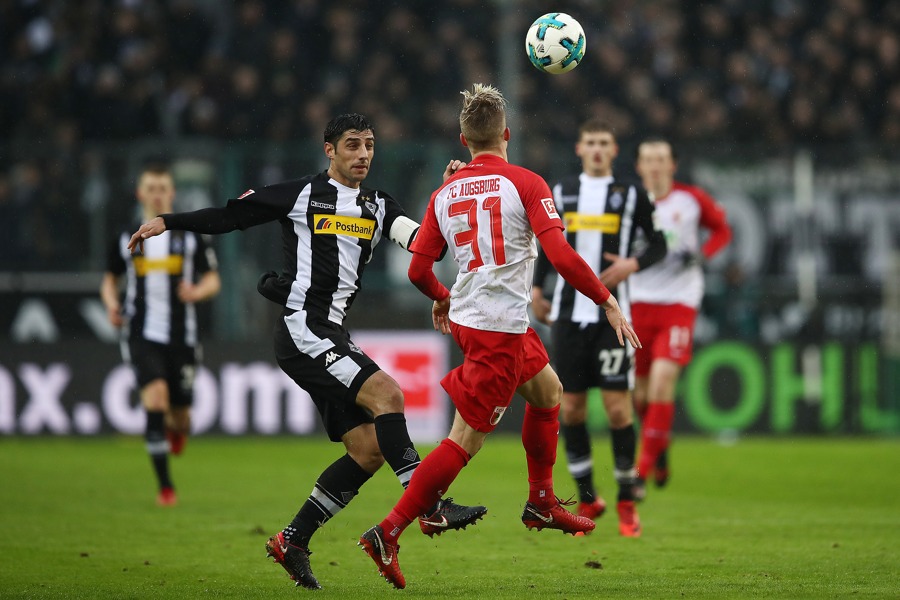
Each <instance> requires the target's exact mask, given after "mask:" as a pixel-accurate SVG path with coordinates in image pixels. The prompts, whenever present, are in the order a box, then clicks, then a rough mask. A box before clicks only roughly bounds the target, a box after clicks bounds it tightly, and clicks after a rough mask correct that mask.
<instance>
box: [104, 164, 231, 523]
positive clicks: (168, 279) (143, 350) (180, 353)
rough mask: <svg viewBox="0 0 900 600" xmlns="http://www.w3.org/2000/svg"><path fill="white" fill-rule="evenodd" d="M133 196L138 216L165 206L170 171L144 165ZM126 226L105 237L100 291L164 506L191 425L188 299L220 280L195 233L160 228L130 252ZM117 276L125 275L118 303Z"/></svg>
mask: <svg viewBox="0 0 900 600" xmlns="http://www.w3.org/2000/svg"><path fill="white" fill-rule="evenodd" d="M135 195H136V197H137V200H138V203H139V204H140V205H141V216H142V222H143V223H146V222H148V221H150V220H151V219H153V218H155V217H157V216H159V215H161V214H163V213H168V212H172V205H173V203H174V201H175V184H174V181H173V179H172V174H171V173H170V172H169V171H168V170H167V169H166V168H165V167H162V166H151V167H146V168H144V169H143V171H141V174H140V176H139V177H138V184H137V190H136V191H135ZM132 231H133V228H129V229H127V230H126V229H123V230H122V231H121V232H120V233H119V235H118V236H117V237H116V238H115V240H114V241H113V243H112V246H111V248H110V253H109V258H108V261H107V269H106V273H104V275H103V282H102V283H101V285H100V297H101V299H102V300H103V304H104V305H106V311H107V314H108V316H109V321H110V323H112V325H113V326H114V327H122V328H123V329H122V330H123V343H122V351H123V352H122V353H123V357H124V358H125V360H126V361H127V362H130V363H131V364H132V365H133V367H134V371H135V376H136V378H137V383H138V387H139V388H140V396H141V404H143V406H144V410H146V411H147V429H146V433H145V437H146V440H147V452H148V453H149V454H150V458H151V461H152V463H153V468H154V471H155V472H156V478H157V481H158V483H159V495H158V496H157V503H158V504H160V505H172V504H175V503H176V496H175V488H174V486H173V484H172V480H171V478H170V476H169V452H170V451H171V452H172V453H173V454H176V455H178V454H181V451H182V449H183V448H184V443H185V440H186V437H187V434H188V433H189V432H190V426H191V412H190V411H191V403H192V401H193V393H194V392H193V387H194V371H195V366H196V362H197V357H196V354H197V313H196V310H195V308H194V303H196V302H203V301H204V300H209V299H210V298H212V297H213V296H215V295H216V294H218V293H219V289H220V288H221V281H220V279H219V274H218V271H217V270H216V257H215V254H214V253H213V251H212V248H208V247H207V246H206V244H205V243H204V241H203V238H202V237H200V236H199V235H195V234H193V233H190V232H181V231H179V232H167V233H166V234H165V235H162V236H160V237H158V238H155V239H153V240H152V241H150V242H149V243H148V244H147V245H146V246H145V247H144V249H143V252H142V253H140V254H139V255H132V254H131V252H130V251H129V250H128V248H127V245H128V240H129V239H130V238H131V232H132ZM122 276H127V277H126V278H127V282H126V285H125V306H124V308H123V306H122V303H121V302H120V296H119V280H120V279H121V277H122ZM166 438H168V441H167V439H166Z"/></svg>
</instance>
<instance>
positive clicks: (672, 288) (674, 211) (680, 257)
mask: <svg viewBox="0 0 900 600" xmlns="http://www.w3.org/2000/svg"><path fill="white" fill-rule="evenodd" d="M635 166H636V169H637V172H638V174H639V175H640V176H641V179H642V180H643V184H644V187H645V188H647V190H648V191H649V192H650V194H651V197H653V199H654V204H655V205H656V224H657V227H659V228H660V229H662V230H663V231H664V232H665V235H666V242H667V245H668V248H669V252H668V254H667V255H666V257H665V259H663V260H662V261H660V262H658V263H656V264H655V265H653V266H651V267H649V268H647V269H644V270H642V271H639V272H637V273H634V274H633V275H632V276H631V277H630V278H629V280H628V281H629V285H630V289H629V291H630V293H631V302H632V304H631V316H632V319H633V322H634V328H635V330H636V331H637V332H639V333H640V335H641V338H642V339H643V341H644V344H645V345H644V347H643V348H642V349H640V350H637V351H636V353H635V377H636V379H635V387H634V404H635V408H636V410H637V413H638V415H639V416H640V417H641V420H642V423H643V426H642V428H641V450H640V455H639V457H638V483H637V485H636V486H635V496H636V497H637V498H638V499H643V497H644V496H645V495H646V485H645V481H646V479H647V478H648V477H649V476H650V474H651V473H653V474H654V480H655V482H656V484H657V486H659V487H662V486H663V485H665V484H666V483H667V481H668V478H669V466H668V452H667V449H668V447H669V440H670V437H671V431H672V421H673V419H674V415H675V405H674V400H675V384H676V383H678V377H679V375H680V374H681V370H682V368H684V367H685V366H686V365H687V364H688V363H689V362H690V360H691V350H692V345H693V338H694V320H695V319H696V316H697V309H698V308H699V307H700V302H701V300H702V299H703V267H702V263H703V261H704V260H706V259H709V258H712V257H713V256H714V255H715V254H716V253H717V252H719V251H720V250H721V249H722V248H723V247H725V245H727V244H728V242H729V241H730V240H731V228H730V227H729V226H728V222H727V221H726V220H725V211H724V210H723V209H722V207H721V206H719V205H718V204H717V203H716V201H715V200H713V198H712V197H711V196H710V195H709V194H707V193H706V192H705V191H703V190H702V189H700V188H698V187H694V186H690V185H685V184H683V183H679V182H676V181H675V179H674V178H675V171H676V170H677V162H676V156H675V150H674V149H673V148H672V145H671V144H670V143H669V142H668V141H666V140H663V139H648V140H645V141H644V142H642V143H641V144H640V145H639V146H638V152H637V163H636V165H635ZM701 229H707V230H708V231H709V237H708V238H707V240H706V242H702V243H701Z"/></svg>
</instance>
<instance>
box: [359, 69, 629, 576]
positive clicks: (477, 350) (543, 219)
mask: <svg viewBox="0 0 900 600" xmlns="http://www.w3.org/2000/svg"><path fill="white" fill-rule="evenodd" d="M463 97H464V101H463V108H462V111H461V112H460V115H459V123H460V130H461V133H460V141H461V142H462V144H463V145H464V146H467V147H468V149H469V152H470V153H471V155H472V160H471V162H469V164H468V165H466V166H465V167H463V168H461V169H460V170H459V171H457V172H456V174H455V175H454V176H453V177H451V178H450V179H448V180H447V181H446V182H445V183H444V185H443V186H441V187H440V188H438V189H437V190H436V191H435V192H434V194H433V195H432V196H431V202H430V203H429V205H428V208H427V209H426V213H425V218H424V220H423V222H422V230H421V232H420V233H419V236H418V237H417V238H416V241H415V244H414V245H413V252H414V254H413V259H412V262H411V263H410V267H409V278H410V280H411V281H412V282H413V283H414V284H415V285H416V287H418V288H419V289H420V290H421V291H422V292H423V293H424V294H425V295H426V296H428V297H429V298H431V299H432V300H434V306H433V308H432V317H433V321H434V327H435V329H437V330H439V331H441V332H442V333H444V334H447V333H452V334H453V339H454V340H455V341H456V343H457V344H458V345H459V347H460V348H461V349H462V351H463V355H464V358H463V364H462V365H461V366H459V367H457V368H456V369H454V370H453V371H451V372H450V373H449V374H448V375H447V376H446V377H445V378H444V379H443V381H442V382H441V384H442V385H443V386H444V389H446V390H447V393H448V394H449V395H450V398H451V399H452V400H453V403H454V405H455V406H456V418H455V419H454V421H453V425H452V427H451V429H450V433H449V435H448V436H447V438H445V439H444V440H443V441H442V442H441V444H440V445H439V446H438V447H437V448H436V449H435V450H434V451H433V452H431V453H430V454H429V455H428V456H427V457H425V460H423V461H422V464H421V466H420V467H419V469H417V470H416V474H415V475H414V476H413V479H412V481H411V482H410V485H409V487H408V488H407V490H406V491H405V492H404V493H403V497H402V498H401V499H400V501H399V502H398V503H397V504H396V506H394V509H393V510H392V511H391V513H390V514H389V515H388V516H387V517H385V519H384V520H383V521H381V523H380V524H379V525H375V526H374V527H372V528H371V529H369V530H368V531H366V532H365V533H363V535H362V536H361V537H360V541H359V544H360V546H362V547H363V549H364V550H365V551H366V553H367V554H368V555H369V556H370V557H371V558H372V560H373V561H375V564H376V565H377V566H378V570H379V572H380V573H381V574H382V575H383V576H384V577H385V579H387V580H388V581H389V582H390V583H392V584H393V585H394V587H397V588H403V587H405V586H406V580H405V578H404V576H403V573H402V572H401V570H400V565H399V563H398V556H397V554H398V551H399V549H400V546H399V543H398V538H399V537H400V535H401V533H402V532H403V530H404V529H405V528H406V527H407V526H408V525H409V524H410V523H411V522H412V521H413V520H414V519H415V517H416V515H417V514H419V513H420V512H421V511H422V510H423V509H424V508H426V507H428V506H430V505H431V504H432V503H433V502H434V501H435V500H437V499H438V498H439V497H440V495H441V494H442V493H443V491H446V490H447V489H449V487H450V485H451V484H452V483H453V481H454V480H455V479H456V477H457V475H459V473H460V471H461V470H462V468H463V467H464V466H465V465H466V464H468V462H469V460H470V459H471V458H472V457H473V456H475V454H476V453H477V452H478V451H479V450H480V449H481V446H482V444H484V441H485V438H486V437H487V435H488V434H489V433H490V432H491V431H493V429H494V428H495V427H496V426H497V424H498V423H499V422H500V419H501V417H502V416H503V413H504V412H505V411H506V408H507V407H508V406H509V403H510V401H511V400H512V397H513V394H514V393H515V392H516V391H518V392H519V393H520V394H521V395H522V396H523V397H524V398H525V400H526V402H527V404H526V408H525V419H524V421H523V423H522V445H523V446H524V447H525V455H526V458H527V465H528V487H529V493H528V501H527V502H526V503H525V509H524V511H523V513H522V522H523V523H524V524H525V526H526V527H528V528H529V529H531V528H533V527H536V528H537V529H545V528H550V529H560V530H562V531H564V532H567V533H577V532H585V531H590V530H592V529H593V528H594V523H593V522H592V521H591V520H590V519H587V518H584V517H579V516H576V515H573V514H571V513H570V512H568V511H567V510H565V509H564V508H562V506H561V503H560V501H559V499H558V498H557V497H556V496H555V494H554V493H553V465H554V463H555V462H556V447H557V443H558V435H559V421H558V417H559V398H560V392H561V389H560V383H559V379H558V378H557V376H556V373H554V372H553V369H552V368H551V367H550V365H549V364H548V363H549V359H548V358H547V352H546V351H545V350H544V346H543V344H542V343H541V340H540V338H539V337H538V336H537V334H536V333H535V332H534V330H533V329H531V328H530V327H529V326H528V303H529V301H530V299H531V298H530V292H529V288H530V287H531V279H532V272H533V269H534V260H535V258H536V257H537V246H536V244H535V238H537V239H539V240H540V242H541V245H542V246H543V248H544V250H545V251H546V253H547V256H548V257H549V258H550V260H551V261H552V262H553V264H554V266H555V267H556V268H557V270H558V271H559V272H560V273H561V274H562V277H563V278H565V279H566V280H567V281H570V282H572V283H573V284H574V285H575V286H576V288H577V289H578V290H580V291H582V292H583V293H585V294H586V295H587V297H589V298H590V299H591V302H593V303H594V304H595V305H599V306H600V307H602V309H603V312H604V314H605V317H606V319H607V320H608V322H609V323H610V326H611V327H610V329H611V331H613V335H614V336H616V337H617V342H618V344H619V345H624V340H625V339H627V340H628V341H629V342H631V344H633V345H635V346H637V345H638V340H637V337H636V336H635V335H634V332H633V330H632V329H631V326H630V325H629V324H628V321H627V320H626V319H625V316H624V315H623V314H622V311H621V310H620V309H619V305H618V303H617V302H616V299H615V298H614V297H613V296H611V295H610V293H609V290H607V289H606V288H605V287H604V286H603V285H602V284H601V283H600V281H599V280H598V279H597V277H596V275H595V274H594V273H593V272H592V271H591V269H590V267H589V266H588V265H587V264H585V262H584V260H582V259H581V258H580V257H579V256H578V254H577V253H575V252H574V251H573V250H572V248H571V247H570V246H569V245H568V244H567V243H566V240H565V237H564V236H563V234H562V229H563V225H562V221H561V220H560V218H559V214H558V213H557V212H556V208H555V206H554V204H553V198H552V196H551V194H550V189H549V188H548V187H547V184H546V183H545V182H544V180H543V179H541V178H540V177H539V176H538V175H536V174H535V173H532V172H531V171H529V170H527V169H524V168H522V167H518V166H515V165H511V164H509V163H508V162H507V153H506V148H507V144H508V141H509V136H510V133H509V129H508V128H507V127H506V100H505V99H504V98H503V95H502V94H501V93H500V91H499V90H497V89H496V88H494V87H491V86H487V85H482V84H475V85H474V86H473V89H472V91H465V92H463ZM448 247H449V249H450V253H451V255H452V256H453V258H454V260H455V261H456V263H457V265H458V266H459V274H458V276H457V278H456V282H455V283H454V284H453V290H452V291H449V290H447V288H446V287H444V285H443V284H441V283H440V282H439V281H438V280H437V278H436V277H435V276H434V272H433V270H432V269H433V267H434V262H435V260H436V259H437V258H438V257H440V256H441V255H442V254H443V252H444V251H445V250H447V248H448Z"/></svg>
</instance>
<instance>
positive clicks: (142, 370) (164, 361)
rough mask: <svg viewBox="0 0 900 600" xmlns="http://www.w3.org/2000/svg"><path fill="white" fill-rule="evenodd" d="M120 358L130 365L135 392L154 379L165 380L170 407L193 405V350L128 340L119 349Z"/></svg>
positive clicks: (137, 339)
mask: <svg viewBox="0 0 900 600" xmlns="http://www.w3.org/2000/svg"><path fill="white" fill-rule="evenodd" d="M122 354H123V358H124V359H125V362H128V363H131V366H132V367H133V368H134V374H135V377H136V378H137V383H138V387H139V388H143V387H144V386H145V385H147V384H148V383H150V382H151V381H153V380H155V379H165V381H166V384H167V385H168V387H169V403H170V405H171V406H179V407H186V406H191V404H193V402H194V374H195V373H196V370H197V349H196V348H193V347H191V346H184V345H171V344H160V343H158V342H151V341H150V340H146V339H144V338H142V337H132V338H131V339H129V340H128V341H127V345H125V346H123V348H122Z"/></svg>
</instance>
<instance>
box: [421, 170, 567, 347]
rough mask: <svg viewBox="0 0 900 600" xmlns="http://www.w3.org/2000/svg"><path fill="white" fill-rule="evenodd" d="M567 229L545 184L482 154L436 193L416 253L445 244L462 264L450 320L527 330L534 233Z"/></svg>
mask: <svg viewBox="0 0 900 600" xmlns="http://www.w3.org/2000/svg"><path fill="white" fill-rule="evenodd" d="M553 227H557V228H559V229H562V228H563V225H562V221H561V219H560V218H559V215H558V214H557V212H556V207H555V205H554V203H553V196H552V194H551V192H550V188H549V187H548V186H547V183H546V182H545V181H544V180H543V179H541V178H540V177H539V176H538V175H536V174H535V173H533V172H531V171H529V170H527V169H524V168H522V167H518V166H515V165H511V164H509V163H507V162H506V161H505V160H503V159H502V158H501V157H499V156H495V155H483V156H478V157H476V158H474V159H473V160H472V162H471V163H469V164H468V165H466V166H465V167H464V168H462V169H460V171H459V172H457V173H456V174H455V175H454V176H453V177H451V178H450V179H448V180H447V181H446V182H445V183H444V185H443V186H441V187H440V188H439V189H438V190H437V191H436V192H435V193H434V194H433V195H432V197H431V202H430V203H429V206H428V211H427V212H426V214H425V219H424V220H423V223H422V227H421V229H420V230H419V233H418V235H417V237H416V241H415V242H414V244H413V250H414V251H416V252H421V253H423V254H428V255H430V256H438V255H439V254H440V251H441V250H442V249H443V245H444V243H446V244H447V246H448V247H449V251H450V254H451V255H452V256H453V260H455V261H456V264H457V265H458V266H459V274H458V275H457V277H456V283H454V284H453V288H452V289H451V290H450V320H452V321H453V322H454V323H457V324H459V325H464V326H466V327H472V328H474V329H482V330H486V331H501V332H507V333H525V331H526V330H527V329H528V304H529V302H531V283H532V276H533V271H534V260H535V258H536V257H537V245H536V243H535V235H536V234H540V233H543V232H544V231H546V230H547V229H550V228H553Z"/></svg>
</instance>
